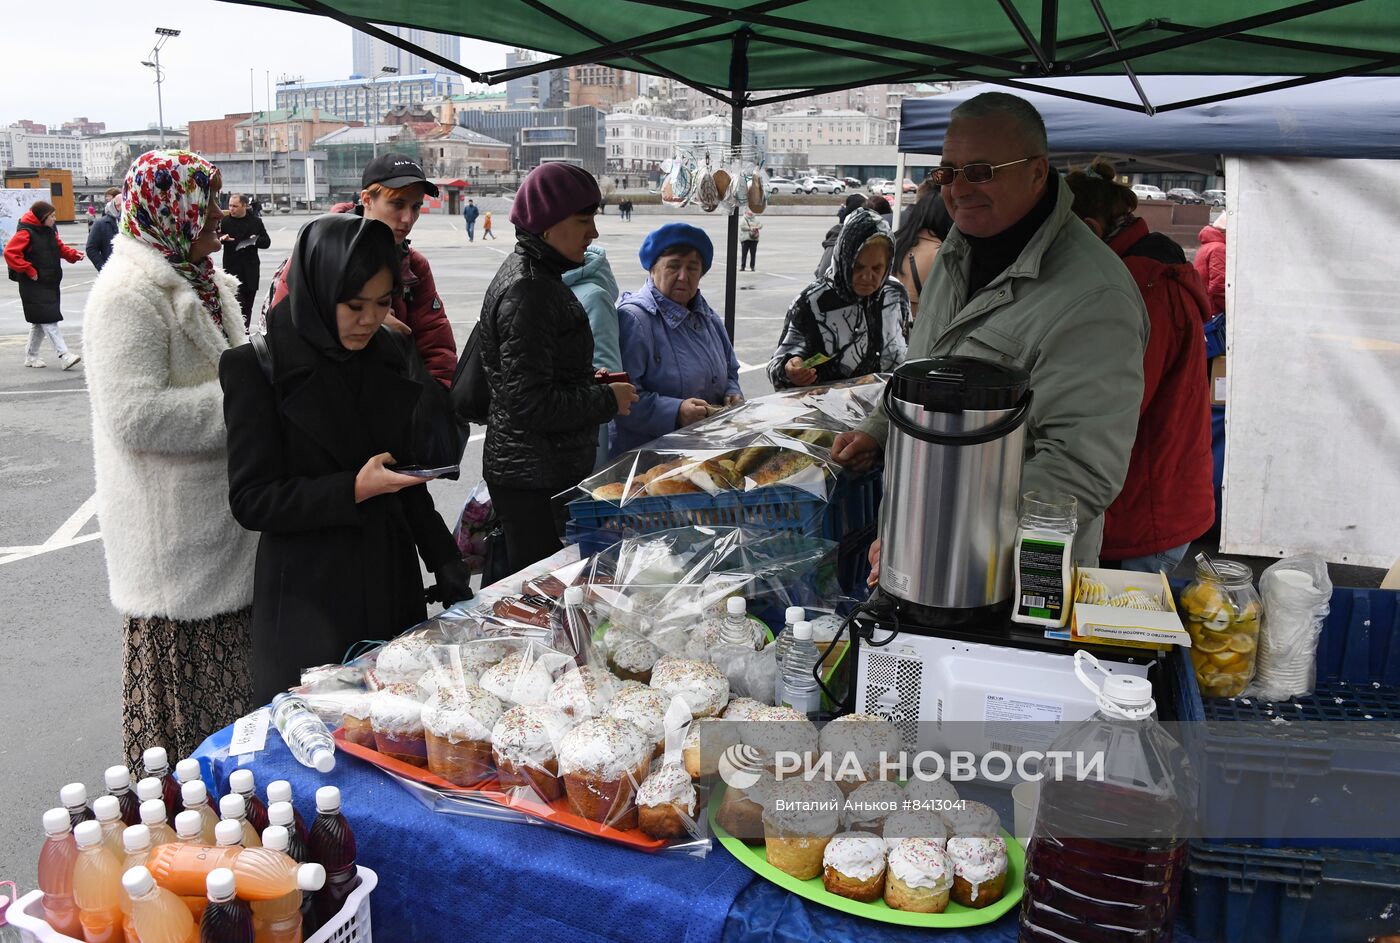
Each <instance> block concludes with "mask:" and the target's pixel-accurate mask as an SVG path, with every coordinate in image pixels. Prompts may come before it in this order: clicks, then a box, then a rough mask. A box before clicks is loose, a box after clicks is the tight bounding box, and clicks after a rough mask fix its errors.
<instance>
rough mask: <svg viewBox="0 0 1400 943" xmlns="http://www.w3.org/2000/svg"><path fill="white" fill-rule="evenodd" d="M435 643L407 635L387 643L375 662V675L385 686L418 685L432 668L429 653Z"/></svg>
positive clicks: (417, 636) (419, 636)
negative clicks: (421, 678)
mask: <svg viewBox="0 0 1400 943" xmlns="http://www.w3.org/2000/svg"><path fill="white" fill-rule="evenodd" d="M434 644H435V643H433V642H431V641H429V640H428V639H426V638H424V637H423V636H421V635H405V636H403V637H401V638H396V639H394V640H392V641H390V642H387V643H385V645H384V647H383V648H381V649H380V650H379V656H378V657H377V658H376V659H375V662H374V673H375V674H376V675H377V676H378V677H379V680H380V682H381V683H382V684H384V685H385V686H388V685H391V684H413V683H416V682H417V681H418V679H419V677H421V676H422V674H423V672H425V671H427V670H428V669H429V668H431V667H432V662H431V661H429V660H428V657H429V656H428V652H429V650H430V649H431V648H432V647H433V645H434Z"/></svg>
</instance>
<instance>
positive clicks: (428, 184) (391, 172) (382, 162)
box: [360, 154, 438, 196]
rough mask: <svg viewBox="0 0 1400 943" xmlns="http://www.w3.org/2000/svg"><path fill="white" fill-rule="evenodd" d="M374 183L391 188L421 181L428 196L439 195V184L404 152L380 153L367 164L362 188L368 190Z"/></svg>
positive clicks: (362, 176) (361, 183)
mask: <svg viewBox="0 0 1400 943" xmlns="http://www.w3.org/2000/svg"><path fill="white" fill-rule="evenodd" d="M372 183H377V184H379V185H380V186H381V187H388V188H389V189H391V190H397V189H398V188H399V187H407V186H410V185H411V184H415V183H421V184H423V188H424V189H425V190H427V192H428V196H437V195H438V188H437V184H435V183H433V182H432V181H431V180H429V179H428V177H427V175H426V174H424V173H423V165H422V164H420V163H418V161H416V160H414V159H413V158H412V157H406V156H405V155H403V154H380V155H379V156H378V157H376V158H375V159H374V160H372V161H370V162H369V163H368V164H366V165H365V172H364V174H362V175H361V177H360V189H361V190H367V189H369V185H370V184H372Z"/></svg>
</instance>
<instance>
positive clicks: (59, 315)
mask: <svg viewBox="0 0 1400 943" xmlns="http://www.w3.org/2000/svg"><path fill="white" fill-rule="evenodd" d="M60 260H63V261H66V262H81V261H82V260H83V254H82V253H81V252H79V251H78V250H77V249H71V248H69V247H68V246H66V245H64V244H63V240H62V239H60V238H58V214H57V211H56V210H55V209H54V208H53V204H51V203H48V202H46V201H44V200H35V201H34V203H33V204H32V205H31V206H30V207H29V209H28V210H26V211H25V213H24V215H23V216H21V217H20V218H19V226H18V227H16V229H15V234H14V235H13V236H11V237H10V241H9V243H8V244H6V246H5V267H6V268H8V269H9V270H10V280H11V281H15V282H19V300H20V304H21V306H22V307H23V309H24V319H25V320H26V321H28V322H29V346H28V347H26V348H25V349H24V365H25V366H26V367H42V366H44V362H43V361H42V360H40V359H39V344H40V343H41V342H42V341H43V339H44V337H45V336H46V335H47V337H48V339H49V342H50V343H51V344H53V348H54V350H55V351H56V352H57V353H58V360H59V363H61V364H63V369H64V370H67V369H68V368H70V367H72V366H73V365H74V364H76V363H77V362H78V361H79V360H82V359H83V358H82V357H81V356H80V355H78V354H75V353H73V352H72V351H70V350H69V349H68V345H67V344H65V343H64V342H63V334H62V333H61V332H60V331H59V329H58V322H59V321H62V320H63V312H62V311H61V310H60V309H59V304H58V285H59V282H61V281H63V266H62V265H61V264H60Z"/></svg>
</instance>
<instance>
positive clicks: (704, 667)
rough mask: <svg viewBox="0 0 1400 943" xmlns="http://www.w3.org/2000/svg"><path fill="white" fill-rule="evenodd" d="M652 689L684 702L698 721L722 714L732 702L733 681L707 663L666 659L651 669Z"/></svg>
mask: <svg viewBox="0 0 1400 943" xmlns="http://www.w3.org/2000/svg"><path fill="white" fill-rule="evenodd" d="M651 686H652V687H654V688H656V689H657V690H658V691H660V692H662V693H663V694H666V695H668V696H670V697H679V698H681V699H682V700H683V701H685V705H686V707H689V708H690V713H691V714H693V715H694V716H696V717H710V716H713V715H715V714H718V713H719V712H720V710H721V709H722V708H723V707H724V705H725V704H726V703H727V702H728V700H729V679H728V678H726V677H725V676H724V672H723V671H720V670H719V669H718V668H716V667H715V666H714V665H712V664H710V663H709V662H707V661H694V660H691V659H683V658H662V659H661V660H660V661H658V662H657V663H656V665H655V666H654V667H653V668H652V669H651Z"/></svg>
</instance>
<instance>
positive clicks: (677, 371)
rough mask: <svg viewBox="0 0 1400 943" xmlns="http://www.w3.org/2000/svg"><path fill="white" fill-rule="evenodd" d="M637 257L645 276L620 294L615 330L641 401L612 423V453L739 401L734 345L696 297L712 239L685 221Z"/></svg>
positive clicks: (663, 231) (658, 235)
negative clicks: (710, 409)
mask: <svg viewBox="0 0 1400 943" xmlns="http://www.w3.org/2000/svg"><path fill="white" fill-rule="evenodd" d="M639 254H640V256H641V260H642V268H644V269H646V270H647V271H648V272H649V273H650V276H649V277H648V278H647V281H646V284H645V285H643V286H642V287H641V289H640V290H639V291H635V292H624V293H623V295H622V300H621V301H620V302H619V303H618V306H617V328H618V346H619V347H621V349H622V367H623V369H624V370H626V371H627V375H628V376H629V377H630V378H631V380H632V383H633V384H635V385H636V387H637V394H638V395H639V396H640V398H641V399H640V401H639V402H638V403H636V404H635V405H634V406H633V407H632V411H631V413H630V414H629V415H626V416H618V417H617V418H616V419H614V420H613V422H612V426H611V429H610V432H609V439H610V446H611V453H612V454H613V455H619V454H621V453H623V452H627V451H630V450H631V449H635V448H637V447H638V446H640V445H643V444H644V443H647V442H650V441H651V440H652V439H655V438H658V437H659V436H663V435H666V434H667V433H668V432H674V431H675V430H677V429H680V428H683V427H685V426H688V425H690V424H691V423H694V422H697V421H699V420H701V419H704V418H705V416H706V415H708V409H707V407H709V406H727V405H731V404H733V403H738V402H741V401H742V400H743V394H741V393H740V392H739V360H738V358H737V357H735V356H734V345H733V344H732V343H730V340H729V335H728V334H727V333H726V332H725V330H724V322H723V321H721V320H720V318H719V315H717V314H715V312H714V311H713V310H712V309H711V308H710V306H709V305H708V304H706V303H705V298H704V296H703V295H701V294H700V279H701V278H703V277H704V275H705V273H706V272H708V271H709V270H710V264H711V263H712V262H713V261H714V257H715V248H714V245H713V244H712V243H711V242H710V237H709V236H707V235H705V231H704V230H703V229H700V228H698V227H696V226H691V225H689V224H687V223H667V224H666V225H665V226H662V227H661V228H660V229H658V230H656V231H655V232H653V233H652V234H651V235H649V236H647V238H646V241H644V242H643V243H642V251H641V252H640V253H639Z"/></svg>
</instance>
